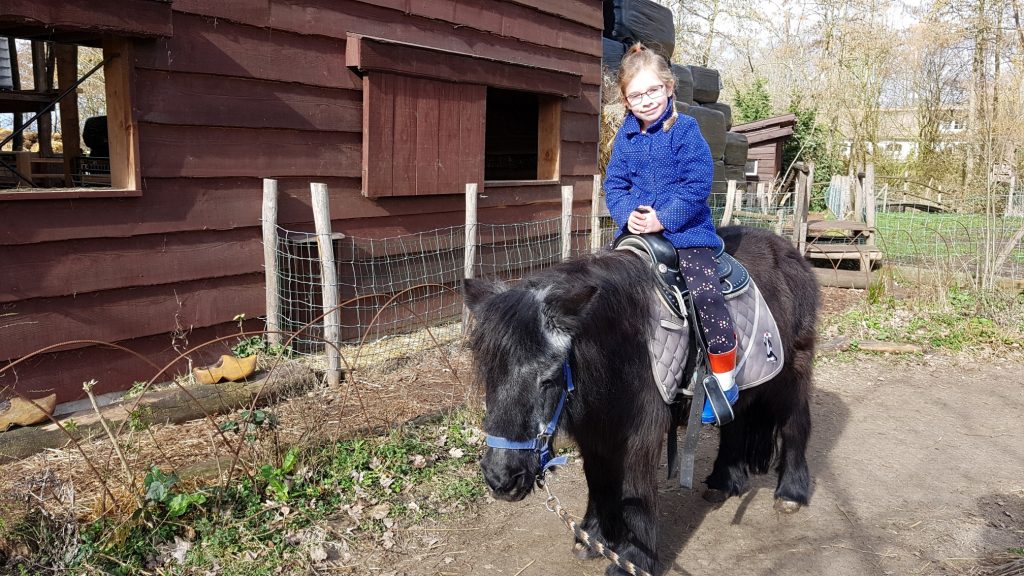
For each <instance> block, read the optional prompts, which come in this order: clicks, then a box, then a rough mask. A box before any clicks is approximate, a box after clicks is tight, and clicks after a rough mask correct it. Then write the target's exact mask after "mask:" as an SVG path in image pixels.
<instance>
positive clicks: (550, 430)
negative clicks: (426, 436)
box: [487, 358, 576, 479]
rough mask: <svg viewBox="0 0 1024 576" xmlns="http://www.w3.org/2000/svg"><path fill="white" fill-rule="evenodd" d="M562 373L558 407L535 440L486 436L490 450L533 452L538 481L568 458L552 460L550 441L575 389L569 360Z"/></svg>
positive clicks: (560, 457)
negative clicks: (535, 456) (563, 386)
mask: <svg viewBox="0 0 1024 576" xmlns="http://www.w3.org/2000/svg"><path fill="white" fill-rule="evenodd" d="M562 372H563V373H564V374H565V389H564V390H562V394H561V396H560V397H559V398H558V405H557V406H556V407H555V413H554V414H553V415H552V416H551V420H550V421H549V422H548V425H547V426H545V427H544V432H542V433H541V434H540V435H538V436H537V437H536V438H533V439H530V440H509V439H508V438H503V437H501V436H491V435H488V436H487V445H488V446H490V447H491V448H503V449H506V450H533V451H534V452H537V455H538V457H539V458H540V472H538V473H537V477H538V479H543V478H544V473H545V472H547V471H548V469H549V468H552V467H554V466H562V465H564V464H565V463H566V462H567V461H568V458H566V457H565V456H558V457H557V458H552V451H553V450H554V446H553V443H552V439H553V438H554V436H555V431H556V430H558V422H559V420H561V419H562V410H564V409H565V400H566V398H568V397H569V392H572V391H573V390H575V389H576V385H575V384H574V383H573V381H572V370H571V369H570V368H569V359H568V358H566V359H565V363H564V364H563V365H562Z"/></svg>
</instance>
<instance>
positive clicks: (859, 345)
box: [817, 336, 925, 354]
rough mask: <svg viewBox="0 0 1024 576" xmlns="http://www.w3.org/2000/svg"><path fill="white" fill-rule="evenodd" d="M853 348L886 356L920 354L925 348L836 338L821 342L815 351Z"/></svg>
mask: <svg viewBox="0 0 1024 576" xmlns="http://www.w3.org/2000/svg"><path fill="white" fill-rule="evenodd" d="M853 348H856V349H857V350H860V351H862V352H884V353H887V354H921V353H923V352H924V351H925V347H924V346H920V345H918V344H904V343H900V342H884V341H882V340H854V339H852V338H850V337H849V336H837V337H835V338H833V339H832V340H829V341H828V342H821V343H819V344H818V346H817V351H818V352H820V353H829V352H845V351H847V350H851V349H853Z"/></svg>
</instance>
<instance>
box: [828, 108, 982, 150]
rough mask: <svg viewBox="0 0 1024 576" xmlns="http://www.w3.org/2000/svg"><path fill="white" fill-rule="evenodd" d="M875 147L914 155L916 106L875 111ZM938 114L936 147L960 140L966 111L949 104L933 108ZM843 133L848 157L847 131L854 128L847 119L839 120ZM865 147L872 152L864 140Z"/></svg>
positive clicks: (917, 134) (918, 126)
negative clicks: (937, 144)
mask: <svg viewBox="0 0 1024 576" xmlns="http://www.w3.org/2000/svg"><path fill="white" fill-rule="evenodd" d="M877 113H878V115H879V117H878V134H877V138H878V142H877V145H878V149H879V151H880V153H881V154H883V155H885V156H886V157H887V158H890V159H892V160H896V161H898V162H905V161H907V160H909V159H910V158H911V157H912V156H914V155H915V154H916V153H917V151H918V147H919V145H920V141H921V124H920V122H921V119H920V112H919V110H918V109H917V108H884V109H881V110H878V111H877ZM936 115H937V117H938V135H939V138H940V142H939V148H940V149H942V148H944V147H946V146H951V145H956V144H959V143H960V142H961V141H962V140H961V136H960V135H961V134H962V133H963V132H964V131H965V130H966V129H967V120H966V115H967V112H966V110H964V109H963V108H961V107H955V108H954V107H949V108H944V109H941V110H938V111H936ZM840 132H841V133H842V134H843V136H844V138H843V155H844V156H847V157H849V155H850V148H851V146H852V140H853V139H852V137H851V136H850V134H851V133H852V132H853V129H852V128H851V126H850V125H849V123H848V122H842V123H841V124H840ZM867 146H868V151H869V152H874V145H873V144H872V143H871V142H868V143H867Z"/></svg>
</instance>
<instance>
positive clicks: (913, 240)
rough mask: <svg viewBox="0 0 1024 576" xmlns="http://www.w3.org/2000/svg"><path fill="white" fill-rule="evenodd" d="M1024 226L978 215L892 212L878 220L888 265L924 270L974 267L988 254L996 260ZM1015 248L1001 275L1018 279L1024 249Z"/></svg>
mask: <svg viewBox="0 0 1024 576" xmlns="http://www.w3.org/2000/svg"><path fill="white" fill-rule="evenodd" d="M1022 226H1024V218H1021V217H1013V218H995V219H989V218H986V217H985V216H984V215H978V214H927V213H921V212H906V213H904V212H890V213H880V214H878V215H877V216H876V219H875V228H876V230H877V231H878V244H879V246H880V247H881V248H882V250H883V251H884V253H885V258H886V260H887V261H889V262H896V263H914V264H918V265H925V266H929V265H936V266H948V265H955V266H963V265H970V266H973V265H974V264H975V263H977V262H980V261H982V259H983V258H984V255H985V253H986V251H987V252H989V253H990V254H991V255H992V256H991V257H993V258H994V257H995V256H996V255H998V254H1000V253H1001V252H1002V251H1003V250H1004V249H1005V248H1006V246H1007V243H1008V242H1010V241H1011V240H1012V239H1013V237H1014V235H1015V234H1016V233H1017V232H1018V231H1019V230H1020V229H1021V227H1022ZM1016 244H1017V245H1016V247H1015V248H1014V249H1013V251H1012V252H1011V254H1010V255H1009V257H1008V258H1007V259H1006V262H1005V264H1004V265H1003V269H1002V270H1001V271H1000V275H1009V276H1013V277H1015V278H1019V277H1021V275H1022V273H1024V270H1022V268H1024V246H1022V243H1021V241H1020V240H1019V239H1018V240H1017V243H1016ZM986 247H988V249H987V250H986Z"/></svg>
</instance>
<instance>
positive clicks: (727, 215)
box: [720, 180, 736, 226]
mask: <svg viewBox="0 0 1024 576" xmlns="http://www.w3.org/2000/svg"><path fill="white" fill-rule="evenodd" d="M735 198H736V181H735V180H729V181H728V182H727V183H726V193H725V210H723V211H722V223H721V224H720V226H728V225H729V221H730V220H732V211H733V206H734V203H735V202H736V200H735Z"/></svg>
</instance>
